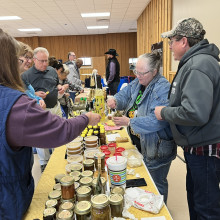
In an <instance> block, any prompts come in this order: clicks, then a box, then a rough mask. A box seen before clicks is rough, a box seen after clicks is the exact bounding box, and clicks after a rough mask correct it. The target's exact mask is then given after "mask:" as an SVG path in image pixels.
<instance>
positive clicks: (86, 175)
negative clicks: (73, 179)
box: [82, 170, 93, 178]
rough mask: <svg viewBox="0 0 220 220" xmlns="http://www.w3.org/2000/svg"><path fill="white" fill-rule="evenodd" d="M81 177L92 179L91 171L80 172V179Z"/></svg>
mask: <svg viewBox="0 0 220 220" xmlns="http://www.w3.org/2000/svg"><path fill="white" fill-rule="evenodd" d="M83 177H92V178H93V172H92V171H91V170H85V171H83V172H82V178H83Z"/></svg>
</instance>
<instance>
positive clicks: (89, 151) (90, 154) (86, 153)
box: [84, 149, 99, 159]
mask: <svg viewBox="0 0 220 220" xmlns="http://www.w3.org/2000/svg"><path fill="white" fill-rule="evenodd" d="M98 152H99V150H98V149H86V150H85V151H84V157H85V158H86V159H94V155H95V153H98Z"/></svg>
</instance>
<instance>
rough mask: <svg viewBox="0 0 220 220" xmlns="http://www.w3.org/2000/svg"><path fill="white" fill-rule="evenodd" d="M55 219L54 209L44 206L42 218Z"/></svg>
mask: <svg viewBox="0 0 220 220" xmlns="http://www.w3.org/2000/svg"><path fill="white" fill-rule="evenodd" d="M55 219H56V209H55V208H46V209H44V212H43V220H55Z"/></svg>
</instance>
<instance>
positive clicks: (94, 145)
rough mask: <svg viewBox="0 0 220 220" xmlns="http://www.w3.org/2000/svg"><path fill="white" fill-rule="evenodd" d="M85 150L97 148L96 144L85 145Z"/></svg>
mask: <svg viewBox="0 0 220 220" xmlns="http://www.w3.org/2000/svg"><path fill="white" fill-rule="evenodd" d="M85 147H86V148H97V147H98V142H96V143H93V144H85Z"/></svg>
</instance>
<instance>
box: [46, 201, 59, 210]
mask: <svg viewBox="0 0 220 220" xmlns="http://www.w3.org/2000/svg"><path fill="white" fill-rule="evenodd" d="M45 205H46V207H47V208H52V207H54V206H56V205H57V200H56V199H50V200H47V201H46V203H45Z"/></svg>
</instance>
